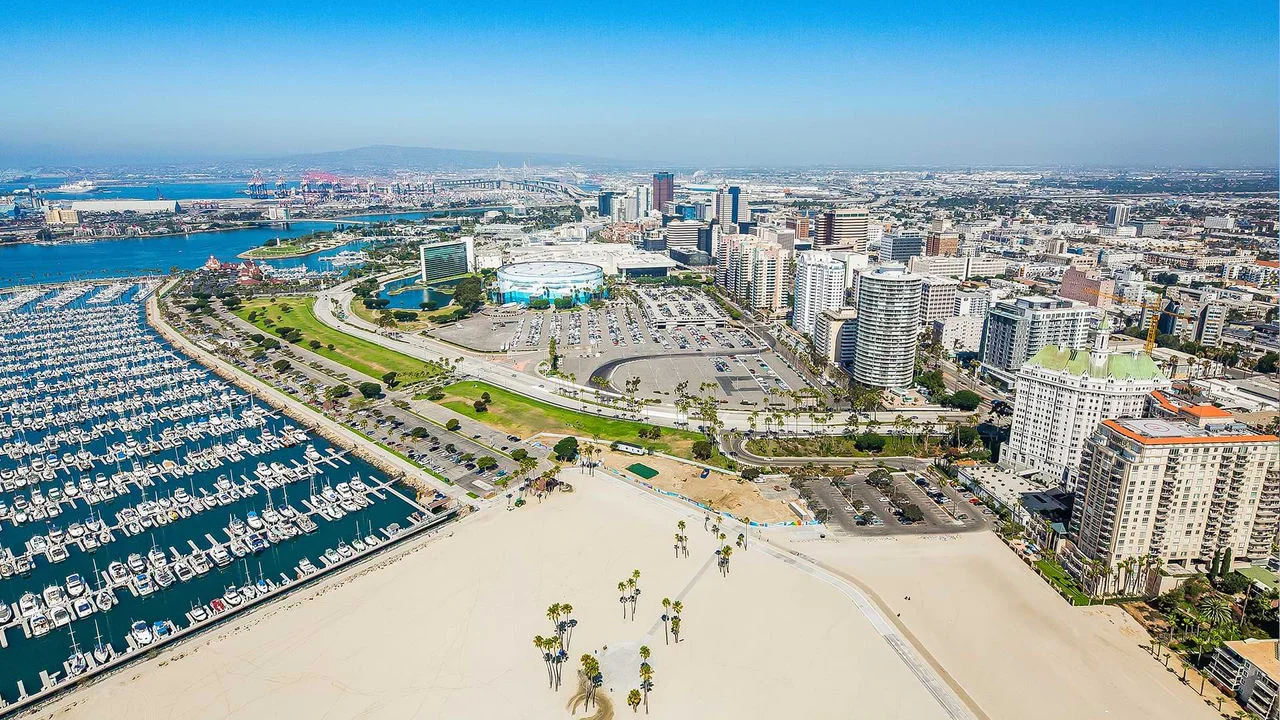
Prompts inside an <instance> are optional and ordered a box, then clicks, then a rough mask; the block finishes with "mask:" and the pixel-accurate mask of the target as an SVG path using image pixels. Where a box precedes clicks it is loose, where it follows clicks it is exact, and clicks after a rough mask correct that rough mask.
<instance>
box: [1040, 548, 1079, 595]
mask: <svg viewBox="0 0 1280 720" xmlns="http://www.w3.org/2000/svg"><path fill="white" fill-rule="evenodd" d="M1036 567H1038V568H1040V572H1043V573H1044V575H1045V577H1047V578H1048V579H1049V582H1051V583H1053V586H1054V587H1055V588H1057V589H1058V590H1059V591H1061V592H1062V593H1063V594H1064V595H1066V596H1067V599H1068V600H1070V601H1071V604H1072V605H1088V604H1089V596H1088V595H1085V594H1084V593H1083V592H1082V591H1081V590H1080V586H1079V585H1076V581H1075V578H1073V577H1071V575H1069V574H1068V573H1067V571H1066V570H1065V569H1063V567H1062V566H1061V565H1059V564H1058V563H1056V562H1052V561H1050V560H1046V559H1045V558H1041V559H1039V560H1037V561H1036Z"/></svg>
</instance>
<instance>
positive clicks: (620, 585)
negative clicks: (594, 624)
mask: <svg viewBox="0 0 1280 720" xmlns="http://www.w3.org/2000/svg"><path fill="white" fill-rule="evenodd" d="M618 592H620V593H622V594H621V595H619V596H618V602H619V603H621V604H622V619H623V620H626V619H627V599H628V598H627V594H626V593H627V583H626V581H625V580H624V581H622V582H620V583H618Z"/></svg>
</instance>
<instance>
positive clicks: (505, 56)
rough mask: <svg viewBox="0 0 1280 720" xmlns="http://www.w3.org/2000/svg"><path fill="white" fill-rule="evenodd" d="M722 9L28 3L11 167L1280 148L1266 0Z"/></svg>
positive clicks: (659, 161) (717, 161)
mask: <svg viewBox="0 0 1280 720" xmlns="http://www.w3.org/2000/svg"><path fill="white" fill-rule="evenodd" d="M734 10H736V12H734V13H714V14H697V13H687V14H686V15H683V16H682V15H677V16H672V17H668V16H666V15H664V16H663V17H661V18H650V17H643V16H640V15H639V14H638V13H637V12H636V10H635V8H634V7H631V6H618V7H611V6H602V5H584V6H580V7H571V8H570V7H556V8H554V9H546V8H528V7H524V6H520V5H517V4H510V5H505V4H499V5H496V6H495V5H493V4H489V5H486V6H484V7H483V8H468V7H460V6H448V7H440V6H436V5H434V4H427V5H415V6H412V7H403V8H399V7H388V6H379V7H374V8H367V9H366V8H361V9H360V12H359V14H353V13H349V12H347V8H346V6H344V5H337V4H336V3H334V4H320V5H317V4H315V3H309V4H306V5H303V4H301V3H285V4H283V5H282V4H274V5H263V4H254V5H250V4H240V3H237V4H233V5H230V6H225V7H224V6H217V7H215V6H196V7H182V8H179V7H175V6H171V5H161V4H157V3H152V2H132V3H126V4H124V5H117V6H112V7H111V8H109V9H104V8H102V7H101V6H98V5H89V4H87V3H83V2H71V3H69V4H64V6H61V7H60V10H59V13H58V14H56V15H46V14H39V13H19V14H15V15H13V16H12V17H10V18H8V19H7V21H8V26H7V28H6V35H7V36H8V37H7V39H8V41H9V42H8V45H9V47H10V53H9V57H10V58H11V60H12V62H11V68H14V69H13V71H12V72H11V73H10V77H9V86H10V88H9V97H10V98H11V101H10V103H9V108H8V110H9V112H7V113H4V114H2V115H0V168H4V167H28V166H31V165H35V164H46V163H47V164H86V165H91V164H94V163H104V164H113V163H118V162H123V161H125V160H126V159H128V160H132V161H134V162H138V163H145V162H154V163H163V162H186V161H214V162H216V161H219V160H232V159H247V158H262V157H279V156H285V155H291V154H300V153H312V152H329V151H336V150H344V149H349V148H359V147H364V146H369V145H400V146H409V147H431V148H446V149H461V150H482V151H494V152H519V153H527V154H535V153H536V154H557V155H560V154H567V155H586V156H594V157H599V158H609V159H617V160H622V161H631V162H637V161H643V162H645V163H649V164H652V165H655V166H657V165H672V166H684V167H696V166H719V167H812V166H819V167H821V166H833V167H834V166H843V167H908V166H916V167H955V166H965V165H973V166H975V167H1009V166H1038V167H1043V166H1071V167H1108V168H1114V167H1156V166H1161V167H1189V168H1194V167H1217V168H1230V167H1241V168H1245V167H1248V168H1255V167H1256V168H1273V167H1275V165H1276V158H1277V154H1278V153H1280V144H1278V143H1277V136H1278V135H1280V108H1278V106H1280V93H1278V92H1277V86H1278V84H1280V73H1278V72H1277V66H1276V62H1275V58H1276V56H1277V53H1278V52H1280V43H1278V42H1277V33H1276V29H1277V23H1278V22H1280V21H1278V19H1277V8H1276V6H1275V4H1274V3H1268V4H1263V3H1261V2H1242V3H1233V4H1230V5H1229V6H1228V7H1223V6H1213V7H1209V6H1203V5H1199V4H1192V3H1185V2H1180V3H1175V4H1168V3H1165V4H1154V3H1151V4H1144V5H1141V6H1130V7H1127V8H1125V12H1124V13H1123V14H1120V13H1118V12H1117V11H1116V9H1115V8H1114V7H1113V6H1111V5H1109V4H1103V3H1096V2H1081V3H1050V4H1040V5H1034V6H1027V5H1023V4H1013V3H1010V4H1005V5H993V6H984V7H983V8H980V9H967V8H961V7H958V6H954V5H951V4H944V3H933V2H925V3H920V4H917V5H915V6H912V7H876V8H857V9H853V8H847V7H844V6H842V5H838V4H822V3H811V4H808V5H806V6H804V7H800V8H792V7H782V6H778V5H775V4H760V3H745V4H740V5H738V6H735V8H734ZM14 99H16V100H14Z"/></svg>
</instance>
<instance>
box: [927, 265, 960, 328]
mask: <svg viewBox="0 0 1280 720" xmlns="http://www.w3.org/2000/svg"><path fill="white" fill-rule="evenodd" d="M959 290H960V281H959V280H956V279H955V278H949V277H937V276H934V275H925V276H924V277H922V278H921V279H920V324H921V325H922V326H924V327H932V326H933V323H934V322H935V321H938V320H946V319H947V318H949V317H953V316H954V315H955V314H956V294H957V293H958V292H959Z"/></svg>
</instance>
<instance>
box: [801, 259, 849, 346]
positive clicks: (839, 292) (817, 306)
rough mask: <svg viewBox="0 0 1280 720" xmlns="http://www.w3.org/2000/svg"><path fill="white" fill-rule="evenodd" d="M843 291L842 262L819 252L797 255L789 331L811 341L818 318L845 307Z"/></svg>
mask: <svg viewBox="0 0 1280 720" xmlns="http://www.w3.org/2000/svg"><path fill="white" fill-rule="evenodd" d="M844 291H845V267H844V263H843V262H841V261H840V260H838V259H836V258H835V257H833V256H832V255H831V253H826V252H822V251H821V250H807V251H805V252H802V253H800V254H799V255H798V256H797V257H796V279H795V289H794V295H793V298H794V300H793V306H792V313H791V327H793V328H795V329H796V330H798V331H799V332H801V333H804V334H805V335H808V336H810V337H812V336H813V330H814V324H815V323H816V322H817V321H818V316H819V315H821V314H822V312H823V311H824V310H834V309H836V308H838V307H841V306H843V305H844Z"/></svg>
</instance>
